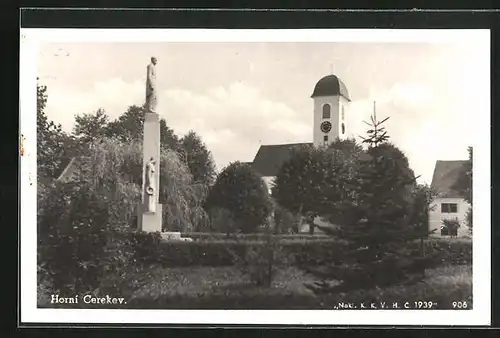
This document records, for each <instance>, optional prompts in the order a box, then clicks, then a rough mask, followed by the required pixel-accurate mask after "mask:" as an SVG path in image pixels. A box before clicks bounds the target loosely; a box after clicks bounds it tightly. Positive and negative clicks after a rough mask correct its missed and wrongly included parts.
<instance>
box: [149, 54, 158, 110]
mask: <svg viewBox="0 0 500 338" xmlns="http://www.w3.org/2000/svg"><path fill="white" fill-rule="evenodd" d="M156 62H157V60H156V58H155V57H152V58H151V63H150V64H149V65H148V67H147V78H146V113H154V112H156V103H157V95H156V94H157V93H156Z"/></svg>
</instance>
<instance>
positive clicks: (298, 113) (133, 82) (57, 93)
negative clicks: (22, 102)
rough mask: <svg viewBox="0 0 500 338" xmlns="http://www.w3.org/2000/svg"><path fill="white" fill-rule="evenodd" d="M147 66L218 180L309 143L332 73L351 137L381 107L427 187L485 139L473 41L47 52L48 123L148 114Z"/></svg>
mask: <svg viewBox="0 0 500 338" xmlns="http://www.w3.org/2000/svg"><path fill="white" fill-rule="evenodd" d="M486 47H487V46H486ZM151 56H155V57H156V58H157V59H158V64H157V67H156V68H157V75H156V77H157V90H158V107H157V112H158V113H159V114H160V117H162V118H165V119H166V121H167V125H168V126H169V127H170V128H172V129H174V131H175V133H176V134H178V135H180V136H182V135H183V134H185V133H186V132H188V131H189V130H194V131H195V132H196V133H197V134H198V135H200V136H201V138H202V139H203V141H204V142H205V143H206V145H207V147H208V149H209V150H210V151H211V152H212V154H213V157H214V160H215V162H216V165H217V168H218V169H219V170H220V169H221V168H223V167H224V166H226V165H227V164H229V163H230V162H232V161H245V162H246V161H248V162H250V161H252V160H253V158H254V156H255V154H256V153H257V151H258V149H259V146H260V145H265V144H282V143H298V142H312V137H313V124H312V123H313V99H311V97H310V96H311V94H312V91H313V88H314V85H315V84H316V82H317V81H318V80H319V79H321V78H322V77H323V76H326V75H329V74H331V73H332V72H333V73H334V74H335V75H337V76H338V77H339V78H340V79H342V81H343V82H344V83H345V84H346V86H347V88H348V90H349V94H350V96H351V100H352V102H351V104H350V108H349V113H348V115H347V116H346V120H347V121H346V122H347V123H346V125H347V126H348V133H349V134H351V135H353V136H355V137H358V136H359V135H364V133H365V131H366V128H367V126H366V125H365V124H364V123H363V120H365V121H368V120H369V118H370V115H371V114H372V112H373V101H376V107H377V117H379V118H380V119H382V118H385V117H388V116H389V117H390V119H389V120H388V121H387V123H386V128H387V131H388V134H389V135H390V136H391V140H392V142H394V143H395V144H396V145H397V146H399V147H400V148H401V149H402V150H403V151H404V152H405V153H406V155H407V156H408V158H409V161H410V166H411V167H412V169H413V170H414V171H415V173H416V174H417V175H420V179H419V181H420V182H426V183H430V182H431V179H432V174H433V170H434V165H435V162H436V160H460V159H467V156H468V155H467V146H469V145H473V144H474V143H475V142H476V139H477V137H478V135H480V132H478V131H477V130H475V128H474V123H475V120H477V119H478V118H482V117H487V116H489V110H487V109H489V92H490V88H489V82H486V81H484V79H489V65H488V64H487V62H486V61H487V60H489V52H488V51H486V50H485V49H484V46H480V45H478V44H475V43H474V41H471V40H470V39H469V40H466V41H463V42H456V41H455V42H453V43H414V42H412V43H396V42H392V43H387V42H386V43H376V42H371V43H366V42H364V43H361V42H297V43H292V42H241V43H224V42H158V43H126V42H120V43H113V42H75V43H59V42H52V43H43V44H41V45H40V48H39V54H38V58H37V73H38V74H37V75H38V77H39V78H40V83H41V84H43V85H46V86H47V94H48V101H47V106H46V113H47V115H48V117H49V118H50V119H52V120H53V121H55V122H57V123H61V125H62V126H63V129H64V130H66V131H68V132H70V131H71V130H72V128H73V125H74V117H75V115H77V114H82V113H92V112H95V111H96V110H97V109H100V108H102V109H104V110H105V111H106V112H107V114H108V115H109V116H110V117H111V118H112V119H114V118H116V117H118V116H119V115H120V114H122V113H123V112H124V111H125V110H126V109H127V107H128V106H130V105H142V104H144V101H145V81H146V66H147V65H148V63H149V61H150V57H151ZM486 65H487V66H486Z"/></svg>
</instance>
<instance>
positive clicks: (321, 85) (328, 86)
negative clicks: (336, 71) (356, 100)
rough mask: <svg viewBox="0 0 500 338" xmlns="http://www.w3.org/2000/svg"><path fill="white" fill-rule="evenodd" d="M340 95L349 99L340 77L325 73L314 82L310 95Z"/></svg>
mask: <svg viewBox="0 0 500 338" xmlns="http://www.w3.org/2000/svg"><path fill="white" fill-rule="evenodd" d="M332 95H340V96H342V97H344V98H345V99H346V100H348V101H351V98H350V97H349V92H348V91H347V87H346V85H345V84H344V82H342V80H341V79H339V78H338V77H336V76H335V75H327V76H325V77H323V78H322V79H321V80H319V81H318V83H316V86H315V87H314V91H313V93H312V95H311V97H318V96H332Z"/></svg>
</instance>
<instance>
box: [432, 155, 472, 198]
mask: <svg viewBox="0 0 500 338" xmlns="http://www.w3.org/2000/svg"><path fill="white" fill-rule="evenodd" d="M465 163H467V161H436V166H435V168H434V174H433V176H432V183H431V186H432V187H433V188H434V189H436V191H437V193H438V197H451V198H456V197H462V196H461V194H460V193H459V192H458V191H457V190H455V189H453V185H455V183H456V182H457V180H458V178H459V177H460V175H463V174H464V171H463V169H462V166H463V165H464V164H465Z"/></svg>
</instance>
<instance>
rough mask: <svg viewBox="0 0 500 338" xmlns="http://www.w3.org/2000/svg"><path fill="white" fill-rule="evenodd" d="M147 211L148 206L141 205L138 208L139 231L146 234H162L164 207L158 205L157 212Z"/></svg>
mask: <svg viewBox="0 0 500 338" xmlns="http://www.w3.org/2000/svg"><path fill="white" fill-rule="evenodd" d="M146 210H147V205H146V204H139V205H138V207H137V226H138V229H139V230H142V231H146V232H161V226H162V223H161V220H162V205H161V204H157V205H156V212H150V211H146Z"/></svg>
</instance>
